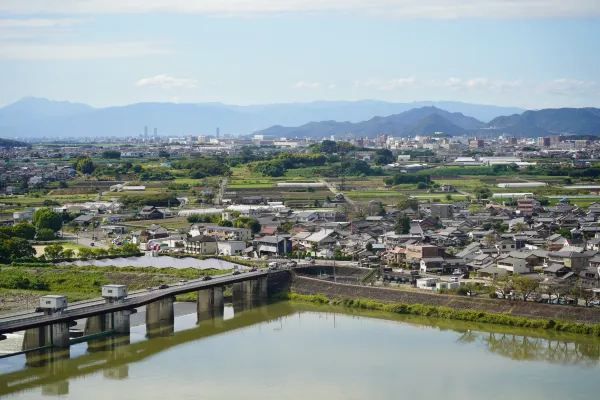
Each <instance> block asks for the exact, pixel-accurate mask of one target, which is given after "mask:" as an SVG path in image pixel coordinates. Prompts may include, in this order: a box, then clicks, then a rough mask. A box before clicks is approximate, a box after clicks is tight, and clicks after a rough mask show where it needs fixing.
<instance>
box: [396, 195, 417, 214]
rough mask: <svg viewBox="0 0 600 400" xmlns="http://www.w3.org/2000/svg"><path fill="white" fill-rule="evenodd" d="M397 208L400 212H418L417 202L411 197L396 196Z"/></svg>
mask: <svg viewBox="0 0 600 400" xmlns="http://www.w3.org/2000/svg"><path fill="white" fill-rule="evenodd" d="M397 207H398V208H399V209H400V210H405V209H407V208H410V209H412V210H415V211H419V200H417V199H414V198H412V197H408V196H406V195H402V196H398V203H397Z"/></svg>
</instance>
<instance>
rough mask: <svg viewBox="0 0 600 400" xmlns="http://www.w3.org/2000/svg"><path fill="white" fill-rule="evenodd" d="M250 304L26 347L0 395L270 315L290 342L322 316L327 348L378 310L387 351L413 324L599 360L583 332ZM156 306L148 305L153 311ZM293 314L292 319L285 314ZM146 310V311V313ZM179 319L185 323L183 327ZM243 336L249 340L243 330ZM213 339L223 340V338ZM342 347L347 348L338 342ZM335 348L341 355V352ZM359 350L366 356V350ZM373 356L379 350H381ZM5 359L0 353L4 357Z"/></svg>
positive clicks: (524, 350) (519, 356) (570, 360)
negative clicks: (68, 343) (392, 336)
mask: <svg viewBox="0 0 600 400" xmlns="http://www.w3.org/2000/svg"><path fill="white" fill-rule="evenodd" d="M250 306H251V305H250V304H247V303H244V302H242V301H239V302H238V304H237V307H236V304H235V303H234V307H236V308H235V311H234V316H233V318H230V316H229V315H227V314H228V313H229V312H230V311H227V310H228V308H226V309H225V312H224V310H223V309H217V310H211V311H207V312H198V313H196V316H195V317H194V314H191V315H187V316H185V317H181V318H177V319H176V320H175V321H174V322H175V323H174V324H173V323H172V322H171V321H172V320H170V319H169V321H167V323H166V324H164V325H162V326H159V327H158V331H156V330H154V331H153V329H151V328H152V327H149V329H148V330H145V328H144V327H143V326H139V327H134V328H132V335H131V336H130V335H118V336H108V337H96V338H94V339H92V340H90V341H88V342H87V345H86V344H80V345H77V346H87V347H84V349H85V351H84V352H83V353H81V352H80V351H79V350H73V349H74V347H72V348H71V351H69V350H68V349H66V350H65V349H60V350H55V349H40V350H37V351H34V352H29V353H26V355H25V356H22V357H23V358H24V359H25V363H24V364H25V366H24V367H23V368H22V369H21V370H18V371H16V372H12V373H7V374H4V375H0V397H3V396H4V395H8V394H11V393H22V392H25V391H30V390H34V389H35V390H40V392H41V394H42V395H45V396H63V395H67V394H69V390H70V386H69V380H72V379H74V378H79V377H82V376H87V375H91V374H100V375H101V376H102V377H103V378H105V379H109V380H114V381H122V380H127V379H128V378H129V377H130V368H133V366H134V365H136V363H140V362H141V361H143V360H145V359H147V358H149V357H152V356H154V355H157V354H159V353H161V352H166V350H169V349H172V348H174V347H176V346H181V345H185V344H187V343H191V342H194V341H197V340H200V339H202V338H208V337H213V336H217V335H221V334H224V333H227V332H232V331H235V330H239V329H243V328H247V327H250V326H253V325H257V324H258V327H259V328H260V327H261V326H264V324H265V323H267V322H270V321H277V322H276V323H274V324H272V325H271V328H272V330H273V331H276V332H280V331H283V330H285V331H286V335H289V338H288V339H287V340H288V342H286V345H289V346H297V345H300V346H302V345H303V342H302V340H303V337H302V336H299V334H298V333H297V331H296V328H295V324H294V321H296V319H297V321H298V326H300V325H302V324H304V325H305V327H306V326H309V327H311V328H313V327H314V329H316V330H318V332H324V333H326V332H325V331H324V327H323V324H322V323H321V324H317V323H316V322H315V321H318V320H325V321H326V325H327V326H328V327H330V328H336V329H335V331H336V332H335V333H334V334H329V335H324V337H323V340H324V341H325V345H324V347H323V349H321V350H320V351H323V352H324V351H331V349H332V348H336V345H335V344H336V343H337V345H338V346H337V347H341V348H343V347H344V346H347V345H349V344H350V343H352V342H348V341H347V339H346V338H345V335H347V334H348V332H351V331H349V330H347V329H348V328H347V326H346V325H350V324H349V321H350V320H351V321H354V322H356V323H360V324H364V325H368V326H373V333H374V334H375V335H377V333H378V332H380V331H381V330H382V328H381V326H380V325H378V324H375V323H374V321H373V318H378V319H383V320H385V321H386V324H385V326H386V327H390V326H391V329H393V330H394V332H397V335H398V338H397V340H398V342H396V343H394V342H390V343H388V344H386V346H388V348H387V350H389V352H394V351H396V350H397V349H398V348H399V344H400V341H401V340H403V339H405V338H404V334H405V333H406V332H407V330H406V327H407V326H408V325H410V326H412V327H419V328H420V329H422V330H426V331H429V332H431V331H432V328H435V329H439V330H442V331H445V332H447V333H449V334H450V335H451V336H452V340H453V341H454V343H456V344H457V346H467V347H468V348H469V349H471V350H473V349H475V350H476V348H477V347H482V348H484V349H485V350H486V351H487V352H489V353H490V354H494V355H499V356H501V357H502V358H506V359H510V360H516V361H540V362H546V363H551V364H562V365H578V366H584V367H596V366H598V365H599V360H600V340H598V339H593V338H589V337H583V336H567V335H558V336H556V337H554V336H551V335H548V336H543V335H544V334H545V333H544V332H540V331H530V332H531V334H525V333H523V332H521V331H518V330H515V331H512V332H511V331H509V329H507V328H502V327H494V326H491V325H480V324H479V325H478V324H469V323H464V322H453V321H433V320H427V319H418V318H412V317H403V316H397V315H389V314H381V313H370V312H354V311H353V312H352V313H350V314H345V313H340V312H339V311H340V309H339V308H338V309H331V308H318V307H312V306H304V305H297V304H292V303H289V302H281V303H276V304H271V305H268V306H259V307H254V308H248V307H250ZM241 310H243V311H241ZM153 312H154V311H152V310H150V311H149V314H152V313H153ZM292 315H293V316H294V319H289V318H286V317H288V316H292ZM336 316H337V317H336ZM147 318H149V317H148V314H147V315H146V319H147ZM181 321H185V324H183V325H182V323H181ZM340 321H341V323H340ZM407 324H408V325H407ZM182 327H183V328H184V330H178V329H181V328H182ZM155 328H156V327H155ZM338 328H340V329H341V331H340V329H338ZM338 331H339V332H338ZM153 332H154V333H153ZM157 332H158V333H157ZM352 332H353V333H352V334H354V332H355V331H352ZM304 333H306V331H305V332H304ZM140 334H141V335H142V337H143V336H144V334H145V338H146V340H142V341H137V342H136V341H135V340H133V339H132V338H133V337H134V336H139V335H140ZM536 335H538V336H536ZM286 337H287V336H286ZM376 338H377V336H373V337H364V338H361V341H362V342H361V343H363V344H364V343H369V341H370V340H374V339H376ZM241 342H242V343H244V342H245V341H244V338H242V340H241ZM215 343H217V346H219V345H220V344H221V343H222V342H215ZM282 343H283V342H282ZM282 343H280V345H282ZM240 345H242V346H243V345H244V344H240ZM429 345H430V343H415V344H414V346H422V351H424V352H427V351H428V346H429ZM77 349H79V348H77ZM179 350H180V351H181V349H179ZM235 351H236V350H235V348H233V349H231V352H235ZM338 351H344V350H343V349H339V350H338ZM459 352H460V350H459ZM479 353H482V352H479ZM227 354H229V353H227V352H226V351H224V352H223V356H226V355H227ZM337 356H339V357H342V356H340V355H339V354H338V355H337ZM362 356H363V357H366V356H365V354H363V355H362ZM373 356H375V357H377V352H376V351H375V352H374V354H373ZM20 357H21V356H20ZM71 357H73V358H71ZM315 357H317V355H315ZM315 360H319V358H318V357H317V358H315ZM3 361H4V360H2V359H0V363H2V362H3ZM213 361H214V359H211V362H213ZM257 361H259V360H257ZM397 362H398V363H400V362H401V358H398V361H397ZM167 367H169V366H167ZM389 367H390V368H392V367H393V366H391V365H390V366H389ZM74 386H75V384H74Z"/></svg>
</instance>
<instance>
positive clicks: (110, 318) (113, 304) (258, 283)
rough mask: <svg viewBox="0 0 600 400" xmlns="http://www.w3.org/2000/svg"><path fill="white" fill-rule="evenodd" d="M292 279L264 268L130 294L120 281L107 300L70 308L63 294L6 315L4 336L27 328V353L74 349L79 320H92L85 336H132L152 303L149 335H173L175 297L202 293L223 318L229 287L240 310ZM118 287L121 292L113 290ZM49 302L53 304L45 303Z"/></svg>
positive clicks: (204, 303)
mask: <svg viewBox="0 0 600 400" xmlns="http://www.w3.org/2000/svg"><path fill="white" fill-rule="evenodd" d="M290 280H291V273H290V271H266V270H259V271H253V272H247V273H241V274H237V275H233V274H231V275H226V276H219V277H215V278H213V279H210V280H202V279H198V280H193V281H188V282H183V283H180V284H178V285H176V286H171V287H165V288H162V289H153V290H144V291H139V292H136V293H135V294H131V295H127V293H126V288H124V287H123V286H119V285H108V286H105V287H103V297H104V299H103V300H100V301H94V302H88V303H86V304H85V305H77V306H75V307H68V306H67V304H66V299H64V297H61V296H45V297H43V298H42V299H44V300H45V302H44V301H42V304H41V305H42V308H43V309H44V310H43V311H42V312H32V313H28V314H21V315H16V316H9V317H5V318H1V317H0V339H2V338H4V337H5V336H3V335H4V334H6V333H12V332H18V331H25V337H24V340H23V348H22V350H23V351H30V350H34V349H40V348H50V347H55V348H68V347H69V346H70V343H71V341H72V340H71V338H70V327H71V326H73V325H75V324H76V322H75V321H76V320H80V319H84V318H85V319H86V325H85V331H84V335H85V336H88V337H90V336H92V337H93V336H94V335H98V334H101V333H105V332H109V333H115V334H123V335H125V334H129V330H130V315H131V314H132V313H135V312H136V309H137V308H139V307H142V306H146V332H147V336H148V337H156V336H168V335H171V334H172V333H173V325H174V318H175V314H174V310H173V302H174V300H175V296H176V295H179V294H185V293H190V292H197V294H198V300H197V312H198V314H199V315H200V314H203V315H205V316H208V317H214V316H221V315H222V313H223V307H224V298H223V290H224V288H225V287H226V286H230V285H231V286H233V304H234V308H237V310H238V311H239V310H240V309H243V308H250V307H253V306H255V305H259V304H263V303H264V302H265V301H266V300H267V298H268V297H269V296H270V295H272V294H274V293H276V292H279V291H282V290H286V289H287V288H288V287H289V283H290ZM113 289H114V292H115V293H111V292H112V291H113ZM45 303H47V304H48V305H47V306H44V305H45Z"/></svg>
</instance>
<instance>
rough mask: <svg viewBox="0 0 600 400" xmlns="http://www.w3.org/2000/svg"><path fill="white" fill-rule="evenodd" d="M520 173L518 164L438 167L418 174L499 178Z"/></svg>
mask: <svg viewBox="0 0 600 400" xmlns="http://www.w3.org/2000/svg"><path fill="white" fill-rule="evenodd" d="M518 171H519V167H517V165H516V164H511V165H492V166H489V167H486V166H481V167H461V166H447V167H438V168H435V169H433V170H431V169H429V170H423V171H421V172H418V173H419V174H422V175H425V174H431V175H435V176H461V175H484V176H497V175H507V174H515V173H516V172H518Z"/></svg>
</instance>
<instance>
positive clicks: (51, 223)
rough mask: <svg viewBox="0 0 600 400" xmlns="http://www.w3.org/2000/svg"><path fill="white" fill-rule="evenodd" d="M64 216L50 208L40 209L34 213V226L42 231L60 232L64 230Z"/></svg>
mask: <svg viewBox="0 0 600 400" xmlns="http://www.w3.org/2000/svg"><path fill="white" fill-rule="evenodd" d="M62 222H63V219H62V216H61V215H60V214H59V213H56V212H54V211H52V210H51V209H49V208H40V209H37V210H36V211H35V213H33V224H34V225H35V227H36V228H37V229H38V230H40V229H51V230H52V231H53V232H58V231H59V230H60V228H62Z"/></svg>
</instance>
